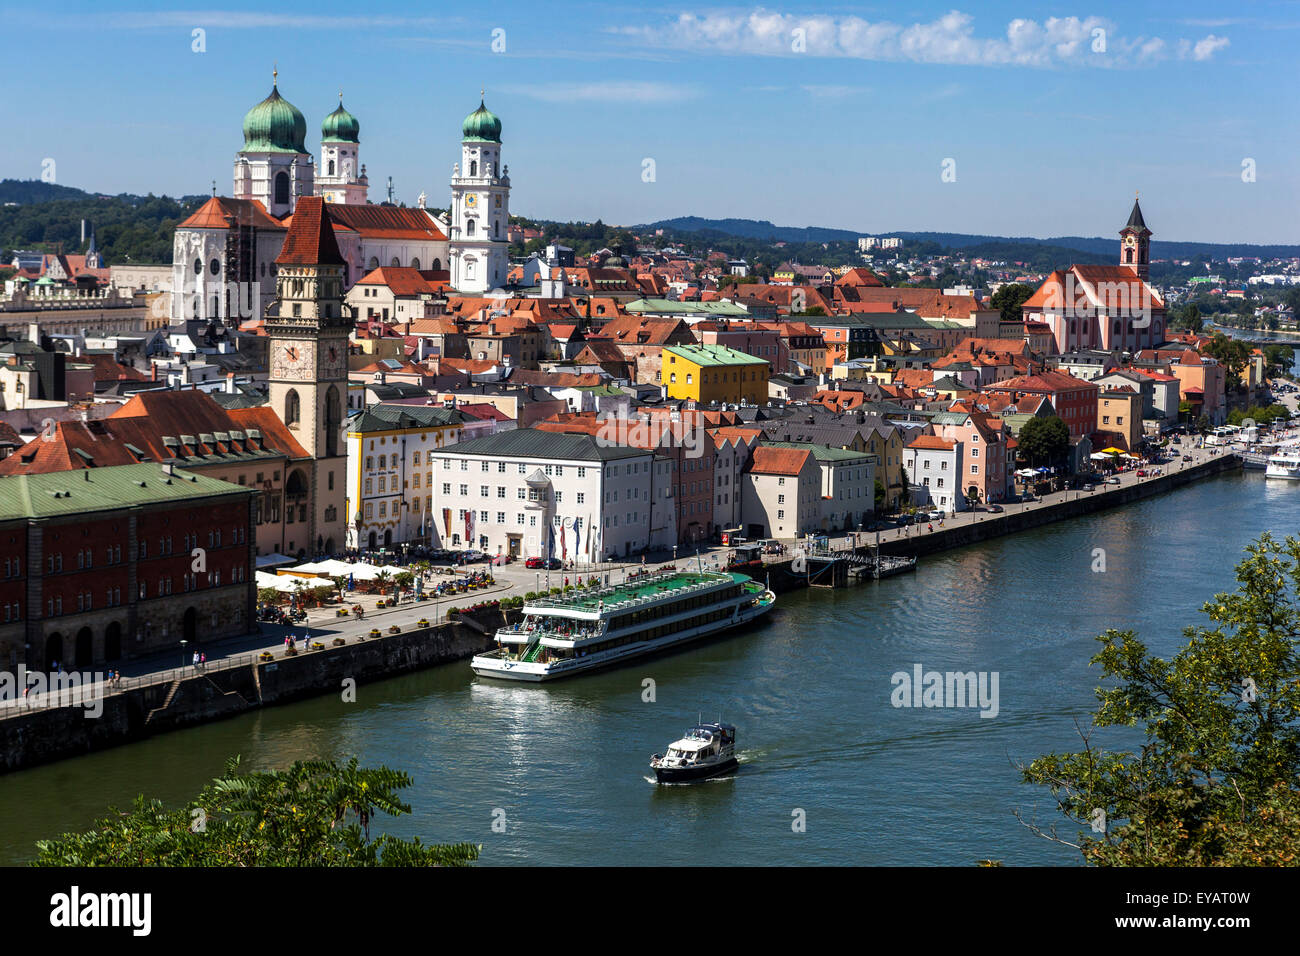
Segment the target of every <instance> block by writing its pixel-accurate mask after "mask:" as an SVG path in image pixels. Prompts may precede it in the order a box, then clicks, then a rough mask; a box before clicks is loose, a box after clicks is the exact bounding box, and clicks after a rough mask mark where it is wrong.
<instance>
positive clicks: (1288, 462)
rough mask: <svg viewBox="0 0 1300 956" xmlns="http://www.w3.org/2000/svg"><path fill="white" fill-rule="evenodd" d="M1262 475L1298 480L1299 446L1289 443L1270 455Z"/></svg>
mask: <svg viewBox="0 0 1300 956" xmlns="http://www.w3.org/2000/svg"><path fill="white" fill-rule="evenodd" d="M1264 477H1265V478H1281V479H1283V480H1284V481H1300V447H1297V446H1295V445H1290V446H1287V447H1285V448H1281V449H1279V450H1278V452H1277V454H1275V455H1270V456H1269V458H1268V467H1267V468H1265V469H1264Z"/></svg>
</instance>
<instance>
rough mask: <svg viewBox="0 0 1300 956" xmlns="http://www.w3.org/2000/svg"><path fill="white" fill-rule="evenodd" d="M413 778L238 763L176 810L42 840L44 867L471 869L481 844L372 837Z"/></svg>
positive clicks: (141, 802) (154, 803) (331, 767)
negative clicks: (249, 767) (245, 768)
mask: <svg viewBox="0 0 1300 956" xmlns="http://www.w3.org/2000/svg"><path fill="white" fill-rule="evenodd" d="M410 785H411V777H410V776H409V775H408V774H406V773H403V772H401V771H399V770H390V769H389V768H387V767H382V766H381V767H375V768H362V767H358V766H357V760H356V758H355V757H353V758H352V759H351V760H350V761H349V762H348V763H347V764H342V765H340V764H338V763H336V762H335V761H332V760H313V761H298V762H297V763H295V764H294V765H293V766H292V767H290V768H289V769H287V770H274V771H266V772H257V773H241V772H240V771H239V760H238V758H235V759H234V760H231V761H230V762H229V763H228V764H227V765H226V772H225V775H224V776H222V777H219V778H217V779H215V780H213V781H212V782H211V783H209V784H208V785H207V786H206V787H204V788H203V790H202V791H201V792H200V793H199V794H198V796H196V797H195V798H194V799H192V800H190V801H189V802H188V803H186V804H185V806H184V807H181V808H180V809H176V810H168V809H166V808H165V807H164V806H163V804H162V802H161V801H159V800H146V799H145V797H144V796H143V795H141V796H138V797H136V800H135V803H134V805H133V806H132V808H131V809H130V810H125V811H121V810H116V809H112V808H110V810H109V813H108V815H107V816H106V817H104V818H103V819H101V820H99V821H97V822H96V823H95V824H94V825H93V826H92V827H91V828H90V829H89V830H87V831H85V832H84V833H65V834H63V835H62V836H60V837H58V838H57V839H54V840H42V841H40V842H39V843H37V844H36V849H37V856H36V859H35V860H34V861H33V865H35V866H237V867H248V866H464V865H466V864H468V863H472V862H473V861H474V860H476V859H478V855H479V852H480V850H481V849H482V848H481V847H479V846H475V845H472V844H468V843H459V844H455V845H452V846H440V845H427V844H424V843H421V842H420V840H419V838H418V837H417V838H415V839H413V840H409V841H407V840H401V839H398V838H397V837H393V836H389V835H387V834H385V835H382V836H379V837H377V838H376V839H373V840H372V839H371V838H370V824H371V821H372V820H374V819H375V817H376V816H377V815H378V814H380V813H384V814H389V815H392V816H398V815H400V814H404V813H410V812H411V808H410V806H409V805H408V804H405V803H402V802H401V800H400V799H398V796H397V792H398V791H399V790H402V789H404V788H406V787H409V786H410Z"/></svg>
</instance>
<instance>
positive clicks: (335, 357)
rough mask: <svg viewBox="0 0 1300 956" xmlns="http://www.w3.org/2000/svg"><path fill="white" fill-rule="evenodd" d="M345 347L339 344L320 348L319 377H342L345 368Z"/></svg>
mask: <svg viewBox="0 0 1300 956" xmlns="http://www.w3.org/2000/svg"><path fill="white" fill-rule="evenodd" d="M347 354H348V353H347V349H345V348H344V347H343V346H340V345H327V346H324V347H323V348H322V349H321V357H320V377H321V378H323V379H331V378H343V376H344V373H345V372H346V370H347Z"/></svg>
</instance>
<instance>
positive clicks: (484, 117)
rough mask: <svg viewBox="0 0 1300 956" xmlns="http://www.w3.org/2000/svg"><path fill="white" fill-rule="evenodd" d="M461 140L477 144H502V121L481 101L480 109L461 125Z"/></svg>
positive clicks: (467, 117)
mask: <svg viewBox="0 0 1300 956" xmlns="http://www.w3.org/2000/svg"><path fill="white" fill-rule="evenodd" d="M460 132H461V139H462V140H465V141H473V142H476V143H499V142H501V120H500V119H498V118H497V115H496V114H495V113H493V112H492V111H491V110H489V109H488V108H487V106H485V105H484V103H483V101H482V100H480V101H479V104H478V109H476V110H475V111H474V112H473V113H470V114H469V116H466V117H465V122H464V123H462V124H461V125H460Z"/></svg>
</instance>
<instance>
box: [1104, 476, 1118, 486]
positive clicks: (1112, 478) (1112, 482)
mask: <svg viewBox="0 0 1300 956" xmlns="http://www.w3.org/2000/svg"><path fill="white" fill-rule="evenodd" d="M1106 484H1108V485H1118V484H1119V475H1111V476H1110V477H1109V478H1107V479H1106Z"/></svg>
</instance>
